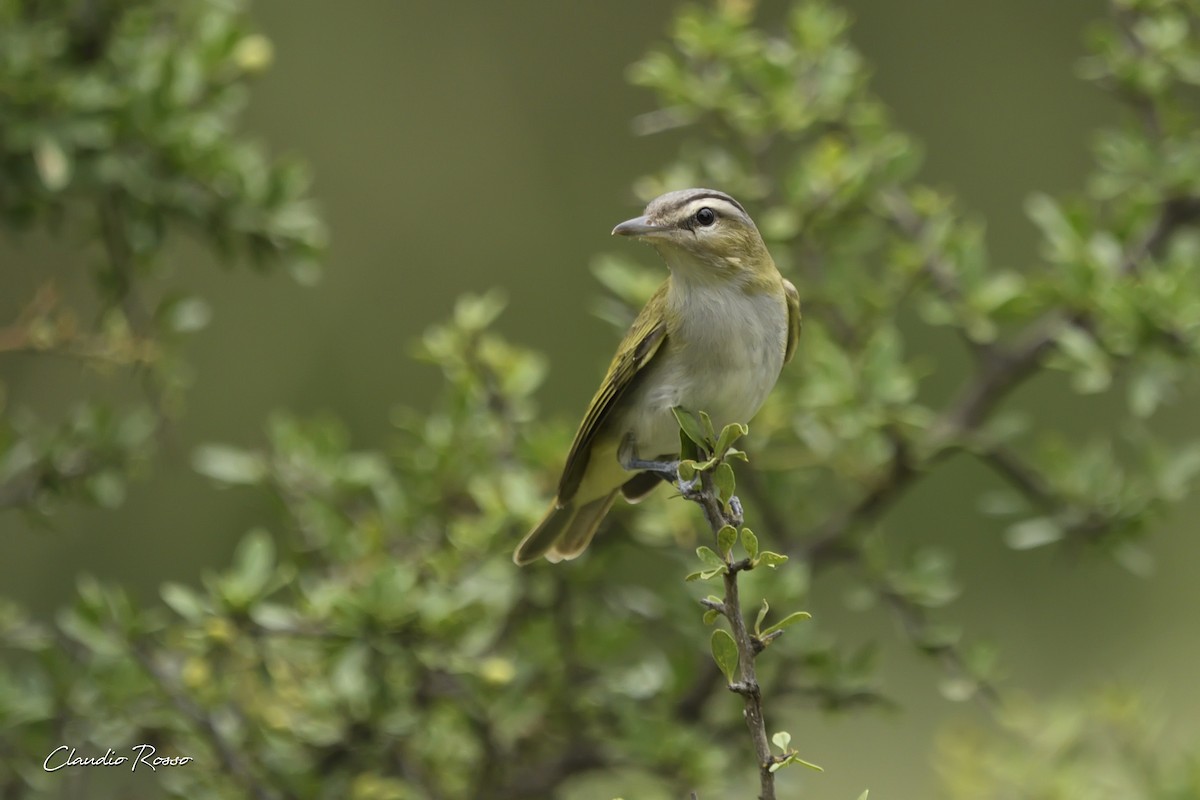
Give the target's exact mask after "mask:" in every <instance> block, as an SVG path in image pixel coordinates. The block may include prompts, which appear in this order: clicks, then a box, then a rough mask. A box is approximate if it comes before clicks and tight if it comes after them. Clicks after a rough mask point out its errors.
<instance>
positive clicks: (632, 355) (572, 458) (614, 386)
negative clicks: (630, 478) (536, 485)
mask: <svg viewBox="0 0 1200 800" xmlns="http://www.w3.org/2000/svg"><path fill="white" fill-rule="evenodd" d="M667 285H668V284H667V283H663V285H662V286H660V287H658V291H656V292H655V293H654V296H653V297H651V298H650V300H649V302H647V303H646V307H645V308H643V309H642V312H641V313H640V314H638V316H637V319H635V320H634V321H633V325H631V326H630V328H629V331H628V332H627V333H626V334H625V338H624V339H622V340H621V345H620V346H619V347H618V348H617V355H616V356H615V357H614V358H613V361H612V363H611V364H609V366H608V373H607V374H606V375H605V376H604V382H603V383H602V384H600V389H599V390H598V391H597V392H596V396H595V397H593V398H592V402H591V404H590V405H589V406H588V410H587V414H586V415H585V416H584V418H583V422H582V423H580V425H579V430H578V431H577V432H576V434H575V441H574V442H573V443H572V444H571V452H570V453H568V454H567V465H566V466H565V467H563V473H562V478H561V479H560V480H559V483H558V504H559V505H560V506H561V505H562V504H563V503H565V502H567V501H568V500H570V499H571V498H572V497H574V496H575V490H576V489H578V488H579V484H580V482H581V481H582V480H583V473H584V471H585V470H586V469H587V464H588V457H589V456H590V455H591V450H592V443H593V442H594V441H595V439H596V435H597V434H598V433H599V432H600V431H601V430H602V429H603V428H604V426H605V425H606V424H607V423H608V422H609V420H610V419H611V418H612V413H613V409H614V408H616V406H617V402H618V401H619V400H620V399H621V397H622V396H623V395H624V394H625V393H626V392H627V391H629V388H630V387H631V386H632V385H633V384H634V382H635V380H636V379H637V377H638V376H639V375H640V374H642V371H643V370H644V369H645V367H646V366H647V365H648V364H649V363H650V362H651V360H653V358H654V356H655V354H656V353H657V352H658V351H659V349H660V348H661V347H662V343H663V342H664V341H666V338H667V329H666V323H665V322H664V320H663V314H662V309H663V305H664V303H665V302H666V294H667Z"/></svg>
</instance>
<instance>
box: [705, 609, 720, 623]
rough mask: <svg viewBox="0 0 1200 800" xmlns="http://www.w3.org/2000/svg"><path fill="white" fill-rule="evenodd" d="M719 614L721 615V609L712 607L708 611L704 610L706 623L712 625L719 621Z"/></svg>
mask: <svg viewBox="0 0 1200 800" xmlns="http://www.w3.org/2000/svg"><path fill="white" fill-rule="evenodd" d="M719 616H721V612H720V611H717V610H716V609H715V608H710V609H709V610H708V611H705V612H704V624H705V625H712V624H713V623H714V622H716V621H717V617H719Z"/></svg>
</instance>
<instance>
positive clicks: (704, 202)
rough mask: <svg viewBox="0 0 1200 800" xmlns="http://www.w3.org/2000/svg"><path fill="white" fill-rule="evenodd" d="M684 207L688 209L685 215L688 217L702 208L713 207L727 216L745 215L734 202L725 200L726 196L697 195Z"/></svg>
mask: <svg viewBox="0 0 1200 800" xmlns="http://www.w3.org/2000/svg"><path fill="white" fill-rule="evenodd" d="M684 208H685V209H687V213H686V214H685V215H684V216H686V217H690V216H692V215H693V214H695V213H696V212H697V211H699V210H700V209H702V208H711V209H712V210H713V211H716V212H718V213H720V214H722V215H724V216H727V217H741V216H744V214H743V212H742V210H741V209H740V208H738V207H737V206H735V205H734V204H733V203H731V202H729V201H728V200H725V199H724V198H721V197H714V196H712V195H708V196H705V197H697V198H696V199H695V200H689V201H688V203H687V205H686V206H684Z"/></svg>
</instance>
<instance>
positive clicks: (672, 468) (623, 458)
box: [617, 436, 700, 495]
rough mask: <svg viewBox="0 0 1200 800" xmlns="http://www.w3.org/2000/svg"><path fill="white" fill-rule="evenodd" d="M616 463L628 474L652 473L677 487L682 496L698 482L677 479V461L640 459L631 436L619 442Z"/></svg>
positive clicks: (694, 479) (696, 480)
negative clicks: (641, 471) (627, 471)
mask: <svg viewBox="0 0 1200 800" xmlns="http://www.w3.org/2000/svg"><path fill="white" fill-rule="evenodd" d="M617 461H618V462H619V463H620V464H621V468H622V469H625V470H629V471H630V472H636V471H638V470H643V471H646V472H653V473H654V474H655V475H658V476H659V477H660V478H662V479H663V480H664V481H666V482H667V483H670V484H672V485H674V486H675V487H677V488H678V489H679V491H680V493H682V494H684V495H686V494H687V493H688V492H690V491H692V490H693V489H695V488H696V484H697V483H699V480H700V479H699V478H698V477H696V478H692V479H691V480H690V481H684V480H681V479H680V477H679V459H669V460H662V461H658V460H653V459H644V458H640V457H639V456H638V453H637V447H636V446H635V445H634V443H633V437H632V436H626V437H625V438H624V439H623V440H622V441H621V446H620V447H619V448H618V449H617Z"/></svg>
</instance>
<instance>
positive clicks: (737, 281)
mask: <svg viewBox="0 0 1200 800" xmlns="http://www.w3.org/2000/svg"><path fill="white" fill-rule="evenodd" d="M612 235H614V236H624V237H629V238H632V239H637V240H640V241H642V242H645V243H648V244H650V245H651V246H652V247H654V249H655V250H657V251H658V254H659V255H660V256H661V257H662V259H663V261H665V262H666V266H667V270H668V276H667V279H666V280H665V281H664V282H663V283H662V285H660V286H659V287H658V289H657V290H656V291H655V292H654V294H653V295H652V296H651V297H650V299H649V301H647V303H646V305H645V307H644V308H643V309H642V310H641V312H640V313H639V314H638V315H637V317H636V318H635V319H634V321H633V324H632V325H631V326H630V328H629V330H628V332H627V333H626V334H625V337H624V338H623V339H622V340H621V344H620V345H619V346H618V347H617V353H616V355H615V356H614V357H613V359H612V363H611V364H610V365H609V367H608V372H607V373H606V374H605V376H604V380H603V381H602V382H601V384H600V388H599V389H598V390H597V391H596V394H595V396H594V397H593V398H592V401H591V403H590V404H589V405H588V408H587V412H586V414H585V415H584V418H583V421H582V422H581V423H580V425H579V430H578V431H577V432H576V434H575V439H574V442H573V443H572V444H571V449H570V451H569V453H568V455H567V459H566V465H565V466H564V467H563V471H562V475H561V477H560V479H559V482H558V489H557V492H556V495H555V498H554V500H553V502H552V503H551V504H550V507H549V509H548V510H547V511H546V514H545V516H544V517H543V518H542V519H541V521H540V522H538V524H537V525H536V526H534V528H533V530H531V531H530V532H529V533H528V534H527V535H526V536H525V538H524V539H522V541H521V543H520V544H519V545H517V547H516V550H515V551H514V552H513V561H514V562H515V563H516V564H518V565H526V564H530V563H532V562H534V561H537V560H538V559H539V558H542V557H545V559H546V560H547V561H550V562H552V563H557V562H559V561H565V560H569V559H573V558H576V557H578V556H579V555H580V554H582V553H583V552H584V550H586V549H587V547H588V545H589V544H590V543H591V541H592V538H593V537H594V536H595V534H596V530H597V528H599V526H600V523H601V521H602V520H603V519H604V517H605V515H606V514H607V513H608V511H609V509H610V508H612V505H613V503H614V502H615V500H616V498H617V495H618V494H620V495H622V496H623V497H624V498H625V500H626V501H628V502H630V503H637V502H639V501H641V500H642V499H644V498H645V497H646V496H647V495H649V494H650V493H651V492H652V491H653V490H654V489H655V488H656V487H657V486H658V484H659V483H660V482H661V481H664V480H666V481H670V480H672V479H673V473H674V471H675V469H677V467H678V454H679V423H678V421H677V419H676V417H675V415H674V413H673V411H672V410H673V409H675V408H680V409H686V410H688V411H690V412H693V413H698V412H700V411H704V412H706V413H707V414H708V415H709V416H710V417H711V418H712V421H713V424H714V427H715V429H716V430H718V431H719V430H721V429H722V427H724V426H725V425H727V424H728V423H731V422H740V423H746V422H749V421H750V419H751V418H752V417H753V416H754V415H755V414H756V413H757V412H758V409H759V408H760V407H761V406H762V404H763V402H764V401H765V400H766V398H767V395H768V394H769V393H770V392H771V390H772V389H773V388H774V386H775V382H776V380H777V379H778V378H779V375H780V372H781V370H782V369H783V365H784V364H786V363H788V362H789V361H791V359H792V356H793V355H794V354H795V351H796V345H797V342H798V340H799V337H800V328H801V318H800V296H799V294H798V293H797V291H796V287H795V286H794V285H792V283H791V282H790V281H788V280H786V279H785V278H784V277H783V276H782V275H781V274H780V272H779V269H778V268H777V267H776V266H775V261H774V259H772V258H771V254H770V252H768V250H767V246H766V243H765V242H764V241H763V238H762V235H761V234H760V233H759V231H758V227H757V226H756V225H755V224H754V220H752V219H751V218H750V215H749V214H748V213H747V212H746V209H745V208H744V207H743V206H742V204H741V203H739V202H738V201H737V200H735V199H733V198H732V197H730V196H729V195H728V194H726V193H724V192H721V191H717V190H714V189H683V190H680V191H673V192H668V193H666V194H663V195H661V196H660V197H657V198H655V199H654V200H652V201H650V203H649V204H648V205H647V206H646V208H645V211H644V213H643V214H642V215H641V216H639V217H635V218H633V219H630V220H626V221H625V222H622V223H620V224H619V225H617V226H616V227H615V228H613V229H612Z"/></svg>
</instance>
